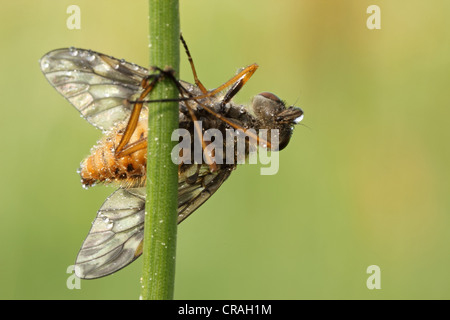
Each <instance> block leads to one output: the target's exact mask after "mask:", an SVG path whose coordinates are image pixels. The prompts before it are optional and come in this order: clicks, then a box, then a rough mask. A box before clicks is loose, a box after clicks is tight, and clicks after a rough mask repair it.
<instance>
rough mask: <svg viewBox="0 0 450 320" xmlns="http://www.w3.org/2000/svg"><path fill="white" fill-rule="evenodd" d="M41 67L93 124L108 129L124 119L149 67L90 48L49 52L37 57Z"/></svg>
mask: <svg viewBox="0 0 450 320" xmlns="http://www.w3.org/2000/svg"><path fill="white" fill-rule="evenodd" d="M40 66H41V70H42V72H43V73H44V75H45V77H46V78H47V80H48V81H49V82H50V84H51V85H52V86H53V87H54V88H55V89H56V90H57V91H58V92H59V93H61V94H62V95H63V96H64V97H65V98H66V99H67V100H69V102H70V103H71V104H72V105H73V106H74V107H75V108H76V109H77V110H78V111H79V112H80V113H81V115H82V116H83V117H84V118H85V119H86V120H87V121H88V122H89V123H91V124H92V125H94V126H95V127H97V128H99V129H101V130H108V129H110V128H111V127H112V126H113V125H114V124H115V123H117V122H121V121H124V120H126V119H127V118H128V117H129V116H130V113H131V110H132V109H133V105H132V104H130V103H129V102H128V100H135V98H136V97H137V96H138V95H139V92H140V91H141V87H140V85H141V81H142V79H143V78H144V77H145V76H147V75H148V70H147V69H145V68H142V67H140V66H138V65H135V64H133V63H129V62H126V61H124V60H118V59H116V58H113V57H110V56H107V55H104V54H101V53H98V52H94V51H91V50H83V49H75V48H66V49H58V50H54V51H50V52H49V53H47V54H46V55H44V56H43V57H42V58H41V60H40Z"/></svg>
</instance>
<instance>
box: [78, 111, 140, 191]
mask: <svg viewBox="0 0 450 320" xmlns="http://www.w3.org/2000/svg"><path fill="white" fill-rule="evenodd" d="M123 131H124V128H123V127H119V128H117V129H115V130H113V131H111V132H109V133H108V134H107V135H105V136H104V137H103V138H102V139H101V140H100V141H99V142H98V144H97V145H96V146H95V147H94V148H92V150H91V154H90V155H89V156H88V157H87V158H86V159H84V160H83V162H82V163H81V167H80V171H79V172H80V176H81V182H82V183H83V185H84V186H85V187H89V186H93V185H94V184H96V183H111V182H119V183H120V184H124V185H125V186H127V187H138V186H143V185H144V184H145V174H146V167H147V145H146V144H145V143H143V144H142V148H140V149H138V150H136V151H134V152H133V153H130V154H128V155H125V156H123V157H120V158H118V157H117V156H116V154H115V150H116V147H117V145H118V144H119V142H120V140H121V138H122V134H123ZM146 139H147V121H146V120H144V121H140V122H139V123H138V126H137V128H136V130H135V131H134V133H133V135H132V137H131V139H130V141H129V143H128V145H130V144H133V143H138V142H140V141H146ZM125 148H126V146H125Z"/></svg>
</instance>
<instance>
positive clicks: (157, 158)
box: [141, 0, 180, 300]
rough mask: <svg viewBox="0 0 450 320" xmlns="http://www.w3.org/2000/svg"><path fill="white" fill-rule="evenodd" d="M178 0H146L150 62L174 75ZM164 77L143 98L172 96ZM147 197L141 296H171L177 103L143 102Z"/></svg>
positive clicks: (174, 94) (172, 89)
mask: <svg viewBox="0 0 450 320" xmlns="http://www.w3.org/2000/svg"><path fill="white" fill-rule="evenodd" d="M178 8H179V4H178V0H149V23H150V37H149V40H150V45H149V49H150V66H157V67H160V68H162V69H164V68H165V67H171V68H172V69H174V70H175V71H176V75H175V76H176V77H177V78H179V74H178V71H179V66H180V53H179V51H180V50H179V36H180V22H179V9H178ZM177 97H178V91H177V89H176V87H175V85H174V84H173V83H172V82H171V81H170V80H167V79H166V80H163V81H161V82H160V83H158V84H157V85H156V87H155V88H154V90H153V91H152V92H151V93H150V96H149V99H169V98H177ZM148 108H149V122H148V128H149V130H148V151H147V152H148V157H147V199H146V205H145V210H146V215H145V230H144V233H145V235H144V247H143V260H144V261H143V270H142V279H141V299H143V300H162V299H173V292H174V281H175V254H176V238H177V206H178V172H177V166H176V165H175V164H174V163H173V162H172V159H171V151H172V149H173V147H174V146H175V145H176V142H173V141H171V135H172V132H173V131H174V130H175V129H177V128H178V103H177V102H175V103H173V102H172V103H161V104H156V103H155V104H149V105H148Z"/></svg>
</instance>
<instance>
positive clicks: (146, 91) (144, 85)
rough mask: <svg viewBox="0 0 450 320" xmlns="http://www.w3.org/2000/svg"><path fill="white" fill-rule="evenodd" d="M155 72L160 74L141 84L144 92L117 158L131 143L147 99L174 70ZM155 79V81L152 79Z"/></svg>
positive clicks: (117, 149) (149, 77)
mask: <svg viewBox="0 0 450 320" xmlns="http://www.w3.org/2000/svg"><path fill="white" fill-rule="evenodd" d="M153 69H154V70H156V71H158V72H159V74H156V75H155V74H153V75H150V76H148V77H146V78H144V79H143V80H142V82H141V86H142V88H143V91H142V93H141V95H140V96H139V99H138V101H136V103H135V104H134V107H133V111H132V112H131V115H130V119H129V120H128V123H127V127H126V129H125V132H124V134H123V136H122V139H121V140H120V142H119V145H118V146H117V148H116V150H115V154H116V156H119V155H120V154H121V151H122V150H123V148H124V147H125V146H126V144H127V143H128V142H129V141H130V138H131V136H132V135H133V132H134V130H135V129H136V126H137V123H138V121H139V115H140V113H141V110H142V106H143V104H144V99H145V97H146V96H147V95H148V94H149V93H150V92H151V91H152V90H153V88H154V87H155V85H156V83H157V82H158V81H160V80H161V79H162V78H164V77H165V76H167V75H168V74H172V70H162V69H160V68H156V67H154V68H153ZM152 78H153V79H152ZM150 79H152V81H149V80H150Z"/></svg>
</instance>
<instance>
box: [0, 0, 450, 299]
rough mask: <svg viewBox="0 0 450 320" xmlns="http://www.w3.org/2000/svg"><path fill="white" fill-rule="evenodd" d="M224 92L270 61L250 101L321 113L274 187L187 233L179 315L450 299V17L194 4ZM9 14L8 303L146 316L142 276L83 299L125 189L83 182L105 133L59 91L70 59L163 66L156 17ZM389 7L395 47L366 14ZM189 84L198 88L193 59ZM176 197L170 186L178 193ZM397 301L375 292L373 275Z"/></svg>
mask: <svg viewBox="0 0 450 320" xmlns="http://www.w3.org/2000/svg"><path fill="white" fill-rule="evenodd" d="M180 2H181V7H180V11H181V26H182V31H183V34H184V36H185V38H186V40H187V41H188V44H189V46H190V49H191V52H192V54H193V57H194V60H195V61H196V65H197V70H198V73H199V76H200V77H201V79H202V81H203V83H204V84H205V85H206V86H207V87H209V88H213V87H216V86H217V85H219V84H221V83H222V82H224V81H225V80H227V79H228V78H229V77H231V76H232V75H233V74H234V73H235V71H236V70H237V69H238V68H240V67H244V66H246V65H248V64H251V63H253V62H256V63H258V64H259V65H260V69H259V70H258V72H257V73H256V74H255V75H254V76H253V77H252V79H251V81H249V82H248V84H247V85H246V86H245V88H244V89H243V90H242V92H240V93H239V95H238V96H237V97H236V99H235V100H236V101H237V102H240V103H246V102H249V101H250V98H251V97H252V96H253V95H254V94H257V93H259V92H262V91H272V92H274V93H276V94H277V95H279V96H280V97H282V98H283V99H285V100H286V101H287V102H288V103H289V104H293V103H296V105H298V106H301V107H302V108H303V110H304V111H305V119H304V122H303V124H304V125H305V126H297V128H296V130H295V133H294V136H293V139H292V140H291V143H290V145H289V146H288V148H287V149H285V150H283V152H282V153H281V154H280V170H279V172H278V174H277V175H274V176H261V175H260V174H259V169H260V167H259V166H258V165H247V166H241V167H239V168H238V170H237V171H236V172H235V173H234V174H233V175H232V177H231V178H230V179H229V180H228V181H227V182H226V183H225V184H224V185H223V186H222V188H221V190H220V191H219V192H218V193H217V194H216V195H214V196H213V197H212V198H211V199H210V200H209V201H208V202H207V203H206V204H205V205H204V206H202V207H201V209H199V210H198V211H197V212H196V213H195V214H194V215H193V216H192V217H191V218H189V219H188V220H187V221H186V222H184V223H183V224H182V225H181V226H180V228H179V231H178V248H177V266H176V287H175V298H177V299H318V298H322V299H350V298H354V299H420V298H422V299H432V298H435V299H449V298H450V276H449V271H450V255H449V253H450V252H449V244H450V235H449V227H450V217H449V212H450V197H449V190H450V183H449V182H450V179H449V178H450V174H449V172H450V170H449V163H450V150H449V143H448V141H449V139H450V133H449V130H448V126H449V122H450V108H449V106H450V96H449V85H450V72H449V71H450V20H449V19H448V13H449V12H450V2H449V1H445V0H440V1H439V0H434V1H428V2H425V1H421V0H410V1H405V0H404V1H401V0H396V1H382V0H372V1H365V0H364V1H361V0H360V1H349V0H345V1H344V0H341V1H325V0H304V1H302V0H284V1H268V0H245V1H242V0H241V1H237V0H229V1H220V0H208V1H206V0H203V1H201V0H189V1H188V0H180ZM71 4H73V2H70V1H50V0H45V1H31V0H28V1H4V2H3V3H2V10H1V13H0V26H1V29H0V30H1V31H0V32H1V44H2V45H1V50H0V55H1V63H0V71H1V73H0V81H1V85H0V90H1V101H2V107H1V113H2V114H1V117H0V124H1V125H0V130H1V132H0V134H1V137H2V138H1V141H2V152H1V153H2V156H1V160H0V161H1V163H0V164H1V168H2V177H3V178H2V181H3V182H2V183H1V185H0V188H1V189H0V195H1V216H0V219H1V222H0V243H1V251H0V252H1V257H0V298H3V299H16V298H17V299H136V298H138V297H139V278H140V273H141V266H142V265H141V261H140V260H137V261H136V262H135V263H133V264H132V265H130V266H129V267H127V268H125V269H123V270H122V271H120V272H118V273H116V274H114V275H112V276H109V277H106V278H102V279H99V280H91V281H82V282H81V289H80V290H69V289H67V287H66V280H67V278H68V277H69V274H67V273H66V269H67V267H68V266H69V265H71V264H73V262H74V260H75V257H76V254H77V252H78V249H79V248H80V245H81V243H82V241H83V240H84V237H85V236H86V234H87V232H88V230H89V228H90V223H91V221H92V220H93V219H94V217H95V214H96V211H97V209H98V208H99V207H100V205H101V204H102V203H103V201H104V199H105V198H106V196H107V195H109V194H110V193H111V192H112V191H113V190H114V189H113V188H111V187H95V188H91V189H90V190H88V191H86V190H84V189H82V188H81V185H80V182H79V177H78V175H77V173H76V169H77V168H78V166H79V163H80V161H81V160H82V159H83V157H85V156H86V155H87V154H88V153H89V149H90V148H91V146H92V145H93V144H94V143H95V142H96V140H97V139H98V138H99V137H100V132H99V131H97V130H96V129H95V128H93V127H92V126H90V125H89V124H88V123H87V122H86V121H84V120H83V119H81V118H80V117H79V115H78V113H77V112H76V110H75V109H74V108H73V107H71V106H70V104H69V103H68V102H66V101H65V100H64V99H63V98H62V97H61V96H60V95H59V94H58V93H57V92H56V91H55V90H54V89H53V88H52V87H51V86H50V85H49V84H48V83H47V81H46V80H45V78H44V76H43V75H42V74H41V71H40V69H39V64H38V60H39V58H40V57H41V56H42V55H43V54H45V53H46V52H48V51H50V50H52V49H56V48H60V47H68V46H76V47H81V48H90V49H93V50H96V51H100V52H103V53H107V54H109V55H113V56H115V57H118V58H125V59H126V60H128V61H132V62H135V63H137V64H140V65H143V66H146V65H147V64H148V63H147V61H148V56H147V55H148V52H147V45H148V44H147V41H148V40H147V39H148V38H147V33H148V27H147V26H148V21H147V17H148V13H147V12H148V10H147V2H146V1H106V0H102V1H95V2H93V1H86V0H79V1H76V4H77V5H79V6H80V8H81V19H82V20H81V30H68V29H67V27H66V19H67V17H68V14H67V13H66V9H67V7H68V6H69V5H71ZM372 4H376V5H379V6H380V8H381V30H369V29H368V28H367V27H366V20H367V18H368V17H369V15H368V14H367V13H366V9H367V7H368V6H369V5H372ZM181 75H182V76H181V77H182V78H183V79H185V80H188V81H192V77H191V73H190V70H189V66H188V64H187V61H186V59H184V55H183V56H182V70H181ZM162 183H163V182H162ZM373 264H375V265H378V266H379V267H380V268H381V288H382V289H381V290H369V289H368V288H367V287H366V280H367V278H368V276H369V275H368V274H367V273H366V269H367V267H368V266H369V265H373Z"/></svg>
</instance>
